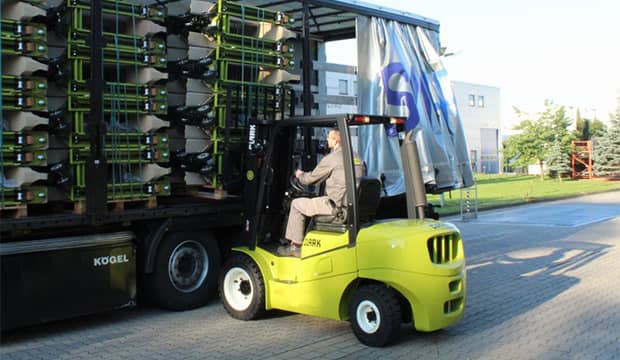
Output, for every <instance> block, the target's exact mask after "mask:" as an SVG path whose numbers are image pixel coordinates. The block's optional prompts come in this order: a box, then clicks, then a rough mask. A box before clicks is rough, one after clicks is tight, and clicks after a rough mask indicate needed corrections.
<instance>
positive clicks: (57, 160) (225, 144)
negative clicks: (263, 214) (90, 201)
mask: <svg viewBox="0 0 620 360" xmlns="http://www.w3.org/2000/svg"><path fill="white" fill-rule="evenodd" d="M100 4H101V8H102V21H101V23H102V29H101V31H102V37H103V45H102V46H101V49H98V50H97V51H100V55H101V56H100V59H101V63H102V68H101V73H102V77H103V81H100V82H98V83H96V82H95V81H94V80H93V79H91V78H90V74H91V71H92V66H93V65H92V64H93V61H92V59H91V50H92V46H91V43H90V41H91V31H92V29H91V7H92V1H91V0H66V1H56V2H47V1H36V0H30V1H16V0H6V1H3V2H2V14H1V15H2V39H1V44H2V63H1V64H0V65H1V69H2V95H1V96H2V98H1V100H2V112H1V115H0V123H1V128H2V137H1V140H0V145H1V148H2V153H1V155H0V172H1V177H0V182H1V184H0V185H1V187H0V207H1V208H2V216H3V217H4V216H18V217H19V216H27V215H29V214H32V213H41V214H45V213H46V212H49V211H50V210H57V209H60V210H67V211H73V212H74V213H77V214H81V213H84V212H85V211H86V203H87V196H88V191H87V187H88V186H87V178H88V171H89V170H88V163H89V160H92V158H93V153H94V152H95V150H96V147H95V144H93V141H94V140H93V139H101V141H102V145H101V148H103V153H104V158H103V166H104V167H105V171H104V172H103V173H104V174H105V176H103V177H102V178H101V179H96V180H97V181H98V182H101V189H100V191H101V192H105V201H106V202H107V204H108V205H107V209H108V210H109V211H114V210H116V211H119V210H123V209H125V208H126V207H127V206H132V207H144V208H155V207H158V205H159V204H162V203H167V202H170V201H173V202H174V201H175V199H178V200H179V201H182V199H183V198H185V197H187V196H198V197H209V198H225V197H227V196H229V195H230V196H234V195H238V194H239V193H240V192H241V189H242V183H241V181H242V180H241V174H242V172H243V171H242V170H243V167H244V164H243V155H244V152H245V150H246V149H247V146H248V144H247V138H248V131H249V130H248V129H249V127H250V123H251V122H256V121H261V122H271V121H278V120H281V119H283V118H285V117H288V116H289V115H290V114H291V113H292V111H293V109H292V107H293V105H292V104H293V103H294V94H293V93H292V91H291V90H290V87H289V86H288V84H287V83H288V82H290V81H297V80H299V75H298V72H299V71H298V66H296V62H295V51H294V41H295V38H296V33H294V32H293V31H291V26H292V24H293V19H291V18H290V17H288V16H287V15H286V14H283V13H281V12H274V11H269V10H265V9H259V8H256V7H251V6H245V5H243V4H240V3H235V2H229V1H223V0H219V1H217V2H213V1H211V2H209V1H201V0H182V1H176V2H166V3H165V4H164V3H160V2H155V3H154V2H147V3H139V2H135V1H114V0H101V1H100ZM96 86H98V87H99V88H101V89H102V92H103V99H102V114H100V115H101V117H102V120H97V121H99V123H97V121H95V119H94V118H95V116H94V115H93V108H92V104H93V99H92V93H93V89H94V88H95V87H96ZM255 145H256V144H255ZM258 145H260V144H258ZM94 149H95V150H94ZM103 178H105V181H103ZM91 179H92V178H91ZM89 184H90V183H89ZM90 185H92V184H90ZM97 186H99V185H97ZM91 191H92V190H91ZM98 191H99V190H98ZM33 211H34V212H33Z"/></svg>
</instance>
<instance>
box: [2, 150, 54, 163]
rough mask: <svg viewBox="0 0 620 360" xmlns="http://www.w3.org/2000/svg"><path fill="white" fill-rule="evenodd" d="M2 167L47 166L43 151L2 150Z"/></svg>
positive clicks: (45, 154) (45, 153)
mask: <svg viewBox="0 0 620 360" xmlns="http://www.w3.org/2000/svg"><path fill="white" fill-rule="evenodd" d="M0 165H2V166H44V165H47V152H46V151H45V150H32V151H28V150H7V149H2V161H0Z"/></svg>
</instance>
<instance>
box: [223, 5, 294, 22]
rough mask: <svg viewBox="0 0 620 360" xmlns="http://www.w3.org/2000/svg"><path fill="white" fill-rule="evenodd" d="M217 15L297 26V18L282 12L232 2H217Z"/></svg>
mask: <svg viewBox="0 0 620 360" xmlns="http://www.w3.org/2000/svg"><path fill="white" fill-rule="evenodd" d="M217 13H218V15H221V14H226V15H233V16H236V17H239V18H240V19H242V20H253V21H260V22H268V23H272V24H276V25H282V26H285V27H292V26H293V25H294V24H295V18H294V17H292V16H289V15H287V14H285V13H284V12H282V11H274V10H268V9H264V8H259V7H255V6H249V5H245V4H242V3H237V2H232V1H223V0H219V1H218V2H217Z"/></svg>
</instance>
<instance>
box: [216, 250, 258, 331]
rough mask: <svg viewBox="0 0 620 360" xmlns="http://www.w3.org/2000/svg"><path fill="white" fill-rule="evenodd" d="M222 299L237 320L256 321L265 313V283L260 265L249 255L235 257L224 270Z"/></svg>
mask: <svg viewBox="0 0 620 360" xmlns="http://www.w3.org/2000/svg"><path fill="white" fill-rule="evenodd" d="M219 292H220V298H221V299H222V304H223V305H224V308H225V309H226V311H227V312H228V313H229V314H230V315H231V316H232V317H234V318H235V319H239V320H254V319H257V318H259V317H261V316H262V315H263V314H264V313H265V282H264V280H263V276H262V275H261V273H260V269H259V268H258V265H256V263H255V262H254V261H253V260H252V259H250V258H249V257H248V256H247V255H241V254H239V255H234V256H233V257H231V258H230V259H228V261H226V263H225V264H224V267H223V268H222V271H221V273H220V285H219Z"/></svg>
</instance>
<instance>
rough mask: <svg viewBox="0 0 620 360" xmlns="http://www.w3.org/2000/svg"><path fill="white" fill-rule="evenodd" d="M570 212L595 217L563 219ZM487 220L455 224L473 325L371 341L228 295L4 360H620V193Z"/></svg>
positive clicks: (56, 336)
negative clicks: (258, 315) (244, 317)
mask: <svg viewBox="0 0 620 360" xmlns="http://www.w3.org/2000/svg"><path fill="white" fill-rule="evenodd" d="M567 206H574V207H577V209H578V210H579V209H581V210H580V211H584V212H587V219H588V221H586V222H583V221H581V220H583V218H580V217H579V216H574V221H573V222H572V223H571V222H570V221H568V222H567V221H566V217H564V218H562V219H560V220H561V221H558V219H554V218H553V215H554V214H555V213H556V212H555V211H554V209H566V207H567ZM610 209H611V210H610ZM614 209H615V210H614ZM597 211H598V212H599V214H600V216H598V218H597V215H596V213H597ZM610 211H611V214H612V216H610ZM560 213H561V211H560ZM571 213H572V214H574V211H573V210H571ZM482 215H483V216H481V217H480V220H473V221H468V222H460V221H458V219H453V220H455V221H454V222H455V224H456V225H457V226H458V227H459V228H460V229H461V231H462V233H463V238H464V242H465V247H466V254H467V261H468V299H467V305H466V310H465V317H464V319H463V321H462V322H461V323H459V324H457V325H455V326H453V327H451V328H448V329H445V330H442V331H437V332H433V333H418V332H415V331H413V329H412V327H411V326H410V325H409V326H405V325H403V327H402V333H401V337H400V338H399V340H398V341H397V342H396V343H395V344H393V345H392V346H389V347H386V348H381V349H377V348H370V347H366V346H364V345H361V344H360V343H359V342H358V341H357V339H356V338H355V337H354V335H353V334H352V333H351V331H350V328H349V324H348V323H346V322H338V321H332V320H325V319H320V318H314V317H310V316H304V315H296V314H288V313H283V312H274V313H272V314H270V315H269V316H268V318H266V319H262V320H259V321H250V322H243V321H238V320H235V319H232V318H231V317H230V316H228V315H227V313H226V312H225V311H224V309H223V308H222V306H221V305H220V303H219V301H217V300H216V301H213V302H212V303H211V304H209V305H208V306H206V307H203V308H200V309H196V310H193V311H186V312H167V311H163V310H159V309H156V308H149V307H144V308H139V309H132V310H119V311H114V312H109V313H105V314H98V315H93V316H88V317H82V318H79V319H74V320H68V321H62V322H57V323H53V324H47V325H42V326H36V327H31V328H27V329H22V330H18V331H13V332H9V333H6V334H3V336H2V343H1V346H0V359H2V360H9V359H292V358H294V359H298V360H304V359H322V360H328V359H359V358H364V359H375V358H381V359H459V360H461V359H620V260H619V259H620V246H619V245H620V216H619V215H620V192H612V193H604V194H598V195H592V196H586V197H581V198H577V199H570V200H564V201H558V202H551V203H544V204H536V205H533V206H530V207H528V206H524V207H518V208H511V209H510V210H496V211H494V212H486V213H484V214H482ZM502 216H504V218H502ZM506 216H507V217H506ZM532 217H535V219H531V218H532ZM584 218H585V215H584ZM502 219H509V220H507V221H502ZM519 219H521V220H519ZM597 221H599V222H597ZM529 222H531V223H536V225H531V224H528V223H529ZM584 223H587V224H585V225H583V224H584ZM580 224H581V225H580Z"/></svg>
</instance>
